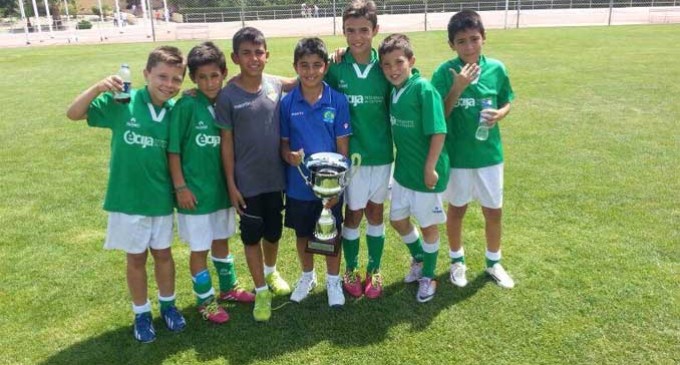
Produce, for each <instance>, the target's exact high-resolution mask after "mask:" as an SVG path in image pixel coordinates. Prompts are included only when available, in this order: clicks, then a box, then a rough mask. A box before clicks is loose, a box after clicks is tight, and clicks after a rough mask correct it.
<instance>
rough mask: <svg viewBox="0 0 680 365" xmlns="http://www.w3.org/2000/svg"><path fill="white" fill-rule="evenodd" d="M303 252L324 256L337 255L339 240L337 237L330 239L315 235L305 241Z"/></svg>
mask: <svg viewBox="0 0 680 365" xmlns="http://www.w3.org/2000/svg"><path fill="white" fill-rule="evenodd" d="M305 252H308V253H314V254H319V255H325V256H337V255H338V253H339V252H340V240H338V239H337V238H334V239H330V240H319V239H317V238H316V237H312V239H310V240H309V241H308V242H307V247H305Z"/></svg>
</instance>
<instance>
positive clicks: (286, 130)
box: [279, 94, 290, 139]
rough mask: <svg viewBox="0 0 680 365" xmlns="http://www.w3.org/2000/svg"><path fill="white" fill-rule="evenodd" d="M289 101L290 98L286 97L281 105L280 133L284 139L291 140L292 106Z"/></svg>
mask: <svg viewBox="0 0 680 365" xmlns="http://www.w3.org/2000/svg"><path fill="white" fill-rule="evenodd" d="M288 95H290V94H288ZM287 101H288V98H286V97H284V98H283V99H282V100H281V104H280V105H279V127H280V128H279V129H280V132H279V133H281V138H282V139H290V106H289V105H288V103H287Z"/></svg>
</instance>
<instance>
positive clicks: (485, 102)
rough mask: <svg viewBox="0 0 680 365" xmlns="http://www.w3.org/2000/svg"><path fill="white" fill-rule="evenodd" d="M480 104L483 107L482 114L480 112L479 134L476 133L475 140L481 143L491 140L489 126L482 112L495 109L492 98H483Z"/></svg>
mask: <svg viewBox="0 0 680 365" xmlns="http://www.w3.org/2000/svg"><path fill="white" fill-rule="evenodd" d="M480 104H481V106H482V108H481V110H480V112H479V126H478V127H477V132H476V133H475V138H477V140H479V141H486V140H487V139H489V128H490V127H489V125H488V124H487V123H486V119H484V116H483V115H482V111H484V109H491V108H492V107H493V101H492V100H491V98H482V99H481V100H480Z"/></svg>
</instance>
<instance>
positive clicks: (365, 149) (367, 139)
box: [326, 48, 394, 166]
mask: <svg viewBox="0 0 680 365" xmlns="http://www.w3.org/2000/svg"><path fill="white" fill-rule="evenodd" d="M326 82H327V83H328V84H329V85H330V86H331V87H332V88H334V89H336V90H338V91H340V92H342V93H343V94H345V96H347V100H348V102H349V110H350V120H351V123H352V136H351V137H350V139H349V152H350V154H354V153H359V154H360V155H361V158H362V161H361V164H362V165H366V166H376V165H386V164H390V163H392V161H394V155H393V147H392V132H391V130H390V122H389V120H390V119H389V111H388V105H389V103H388V98H389V95H390V90H391V88H392V86H391V85H390V83H389V82H388V81H387V79H385V75H384V74H383V72H382V70H381V69H380V62H379V60H378V52H376V50H371V60H370V62H369V63H368V65H361V64H358V63H357V62H356V61H355V60H354V57H352V54H351V53H350V52H349V48H348V49H347V50H346V52H345V55H344V56H343V58H342V60H341V61H340V62H339V63H332V64H331V65H330V67H329V69H328V73H327V74H326Z"/></svg>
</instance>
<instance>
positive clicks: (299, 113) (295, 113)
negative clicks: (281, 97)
mask: <svg viewBox="0 0 680 365" xmlns="http://www.w3.org/2000/svg"><path fill="white" fill-rule="evenodd" d="M302 115H305V112H292V113H290V116H291V117H299V116H302Z"/></svg>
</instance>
